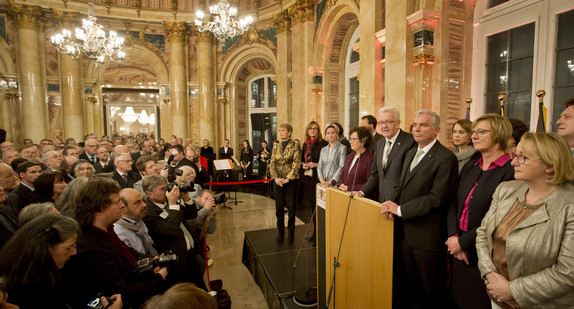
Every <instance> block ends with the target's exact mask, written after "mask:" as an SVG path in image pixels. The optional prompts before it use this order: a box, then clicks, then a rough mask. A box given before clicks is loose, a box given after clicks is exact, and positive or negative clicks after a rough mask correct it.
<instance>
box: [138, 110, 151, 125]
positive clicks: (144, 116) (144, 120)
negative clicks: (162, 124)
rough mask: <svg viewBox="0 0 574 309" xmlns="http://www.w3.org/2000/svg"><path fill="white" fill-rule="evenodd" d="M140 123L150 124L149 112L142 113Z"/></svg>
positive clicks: (143, 111)
mask: <svg viewBox="0 0 574 309" xmlns="http://www.w3.org/2000/svg"><path fill="white" fill-rule="evenodd" d="M138 121H139V123H141V124H148V123H149V118H148V116H147V112H146V111H145V109H144V110H142V112H141V113H140V117H139V118H138Z"/></svg>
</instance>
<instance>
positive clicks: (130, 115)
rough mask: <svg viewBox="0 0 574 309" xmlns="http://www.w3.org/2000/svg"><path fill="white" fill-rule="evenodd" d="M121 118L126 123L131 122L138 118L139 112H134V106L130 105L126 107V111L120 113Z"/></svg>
mask: <svg viewBox="0 0 574 309" xmlns="http://www.w3.org/2000/svg"><path fill="white" fill-rule="evenodd" d="M120 116H121V117H122V119H123V120H124V121H125V122H127V123H132V122H135V121H136V120H138V118H139V117H140V114H136V113H135V112H134V108H133V107H131V106H128V107H126V111H125V112H124V113H123V114H121V115H120Z"/></svg>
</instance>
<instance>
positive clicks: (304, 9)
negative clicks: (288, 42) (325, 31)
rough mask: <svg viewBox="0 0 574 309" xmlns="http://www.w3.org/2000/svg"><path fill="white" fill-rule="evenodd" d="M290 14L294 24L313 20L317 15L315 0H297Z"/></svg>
mask: <svg viewBox="0 0 574 309" xmlns="http://www.w3.org/2000/svg"><path fill="white" fill-rule="evenodd" d="M289 16H291V21H292V22H291V24H292V25H295V24H300V23H305V22H308V21H313V18H314V17H315V10H314V7H313V1H312V0H311V1H310V0H297V2H296V3H295V4H294V5H293V6H291V7H290V8H289Z"/></svg>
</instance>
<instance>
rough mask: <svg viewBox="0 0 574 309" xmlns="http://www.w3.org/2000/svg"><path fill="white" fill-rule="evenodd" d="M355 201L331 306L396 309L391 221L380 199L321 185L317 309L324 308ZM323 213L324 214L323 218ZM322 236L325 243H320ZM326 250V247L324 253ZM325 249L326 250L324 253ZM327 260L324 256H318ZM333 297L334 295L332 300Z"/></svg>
mask: <svg viewBox="0 0 574 309" xmlns="http://www.w3.org/2000/svg"><path fill="white" fill-rule="evenodd" d="M349 200H351V206H350V208H349V215H348V219H347V226H346V229H345V234H344V237H343V241H342V245H341V253H340V255H339V263H340V267H339V268H338V269H337V270H336V281H335V287H334V291H333V295H332V296H331V303H330V306H329V307H330V308H333V303H334V305H335V307H336V308H389V309H390V308H392V288H393V287H392V283H393V220H387V219H385V218H384V217H383V216H382V215H381V205H380V203H378V202H375V201H372V200H369V199H365V198H358V197H353V198H352V199H351V198H350V197H349V194H348V193H345V192H342V191H340V190H337V189H333V188H327V187H325V186H322V185H318V186H317V207H318V208H317V211H318V212H317V239H318V243H317V250H318V252H317V259H318V261H317V267H318V268H319V269H317V280H318V285H317V286H318V304H319V306H318V308H325V306H326V304H327V302H328V300H327V298H328V295H329V287H330V286H331V280H332V278H333V262H334V258H335V257H336V256H337V252H338V250H339V244H340V243H341V234H342V232H343V226H344V223H345V217H346V215H347V206H348V205H349ZM322 216H324V220H322V219H323V218H321V217H322ZM322 239H324V240H325V241H324V244H321V242H322ZM321 251H323V252H321ZM323 253H324V254H323ZM319 259H324V260H319ZM333 298H334V299H333Z"/></svg>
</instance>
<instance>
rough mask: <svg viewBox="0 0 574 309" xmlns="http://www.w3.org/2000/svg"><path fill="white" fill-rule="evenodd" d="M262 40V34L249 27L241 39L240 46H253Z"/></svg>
mask: <svg viewBox="0 0 574 309" xmlns="http://www.w3.org/2000/svg"><path fill="white" fill-rule="evenodd" d="M262 40H263V34H261V33H259V32H257V31H256V30H255V28H254V27H249V29H247V32H245V33H244V34H243V36H242V37H241V41H240V44H249V45H251V44H253V43H256V42H260V41H262Z"/></svg>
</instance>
